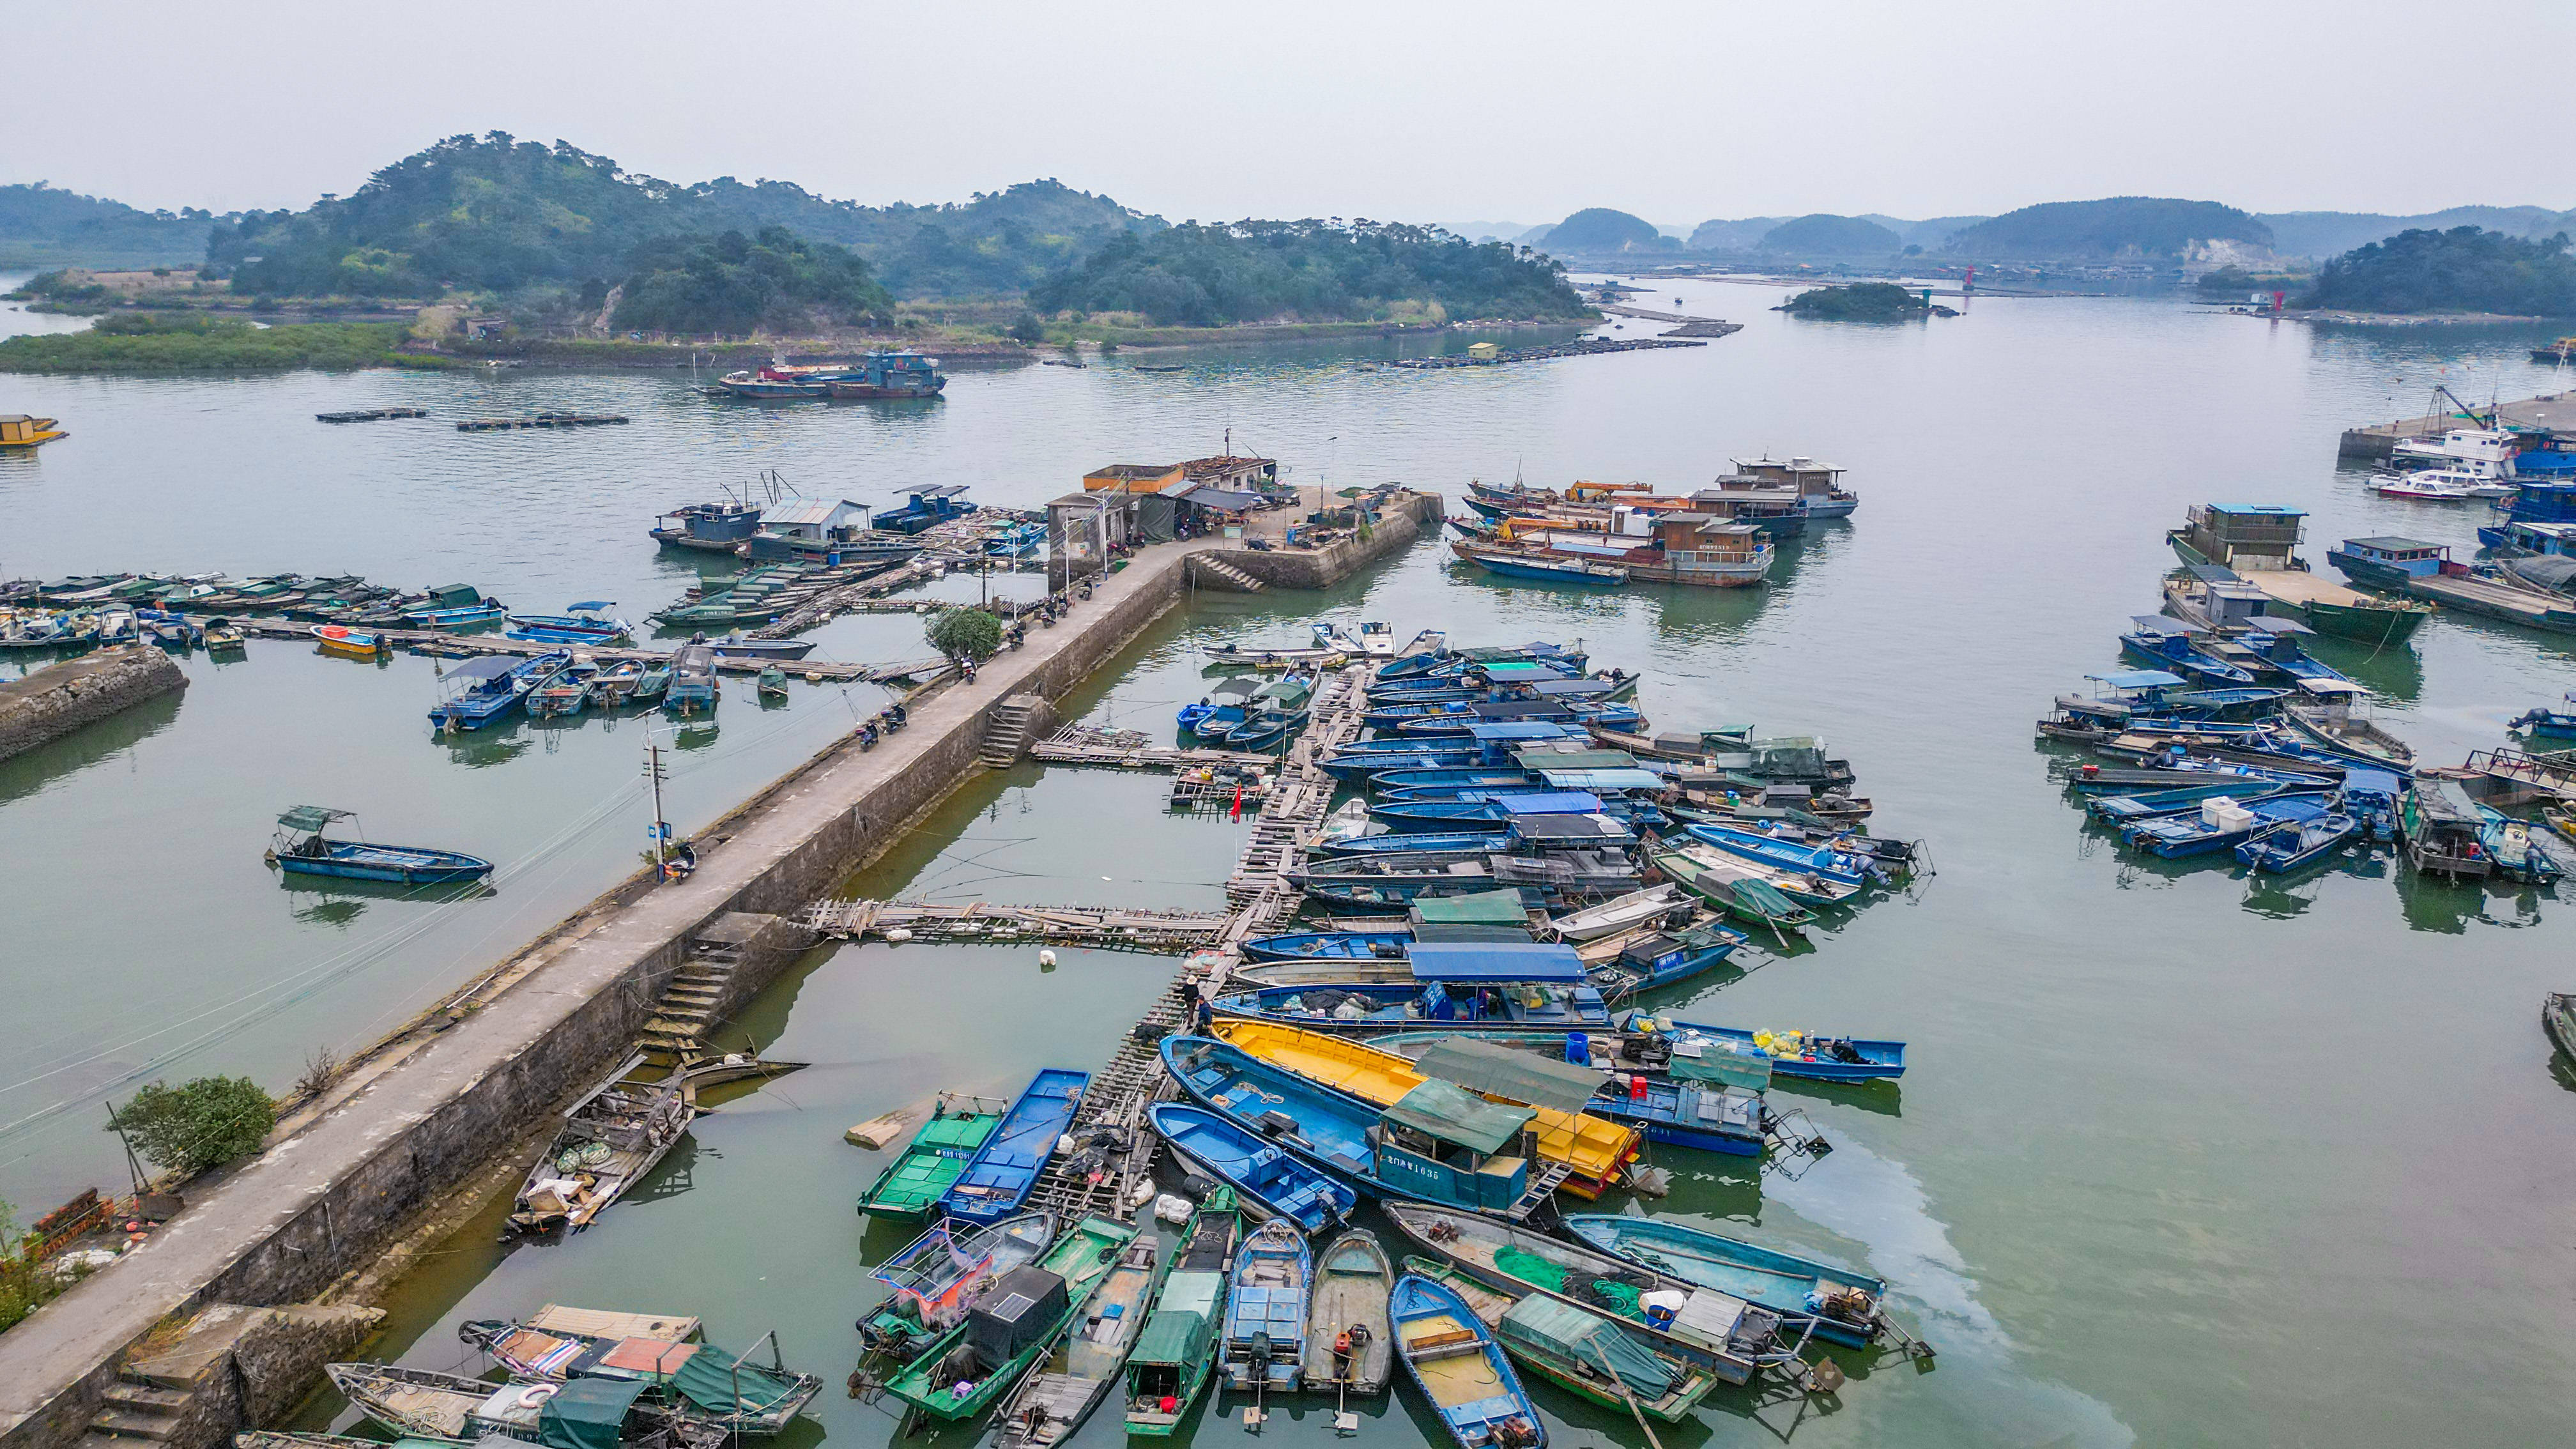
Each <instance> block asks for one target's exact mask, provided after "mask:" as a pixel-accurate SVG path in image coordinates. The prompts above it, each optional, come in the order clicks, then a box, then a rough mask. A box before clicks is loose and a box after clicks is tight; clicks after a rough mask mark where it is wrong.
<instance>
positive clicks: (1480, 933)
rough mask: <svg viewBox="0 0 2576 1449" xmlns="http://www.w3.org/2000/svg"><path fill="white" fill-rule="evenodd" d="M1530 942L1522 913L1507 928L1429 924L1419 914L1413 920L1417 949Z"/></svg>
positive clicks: (1453, 898)
mask: <svg viewBox="0 0 2576 1449" xmlns="http://www.w3.org/2000/svg"><path fill="white" fill-rule="evenodd" d="M1508 894H1510V895H1512V896H1514V897H1518V896H1519V895H1520V892H1519V891H1511V892H1508ZM1446 899H1449V900H1465V899H1468V898H1467V897H1465V896H1450V897H1447V898H1446ZM1421 904H1423V905H1431V904H1434V902H1431V901H1424V902H1422V903H1421ZM1529 938H1530V933H1529V913H1528V912H1527V911H1523V912H1521V914H1520V916H1519V917H1518V918H1517V920H1516V921H1515V923H1514V924H1512V925H1508V926H1486V925H1479V924H1475V923H1473V922H1469V923H1465V924H1455V925H1453V924H1451V923H1449V922H1446V921H1428V920H1424V919H1422V918H1421V916H1420V914H1419V912H1418V911H1417V913H1416V914H1415V917H1414V920H1413V939H1414V942H1415V943H1416V944H1417V945H1418V944H1420V943H1422V942H1426V941H1427V942H1430V943H1431V944H1433V945H1435V946H1438V945H1451V946H1455V945H1476V944H1482V943H1489V942H1494V941H1501V942H1504V943H1506V944H1508V943H1510V942H1513V941H1526V940H1528V939H1529Z"/></svg>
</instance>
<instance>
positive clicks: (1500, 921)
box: [1411, 890, 1529, 930]
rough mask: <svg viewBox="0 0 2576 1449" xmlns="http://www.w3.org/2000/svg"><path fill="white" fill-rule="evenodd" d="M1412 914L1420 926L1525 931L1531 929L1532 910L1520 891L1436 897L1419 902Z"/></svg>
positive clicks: (1415, 903) (1416, 903) (1478, 892)
mask: <svg viewBox="0 0 2576 1449" xmlns="http://www.w3.org/2000/svg"><path fill="white" fill-rule="evenodd" d="M1411 915H1412V918H1413V923H1414V924H1415V925H1417V926H1418V925H1421V924H1423V923H1425V922H1434V921H1436V922H1442V923H1446V924H1450V925H1480V926H1519V927H1521V928H1522V929H1523V930H1527V929H1528V927H1529V907H1528V906H1527V905H1525V904H1523V903H1522V901H1521V893H1520V892H1519V891H1516V890H1500V891H1476V892H1473V893H1471V894H1468V895H1460V896H1435V897H1433V898H1432V899H1430V900H1426V901H1415V902H1414V903H1413V909H1412V911H1411Z"/></svg>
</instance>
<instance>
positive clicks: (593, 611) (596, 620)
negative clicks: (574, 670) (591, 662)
mask: <svg viewBox="0 0 2576 1449" xmlns="http://www.w3.org/2000/svg"><path fill="white" fill-rule="evenodd" d="M615 607H617V604H616V601H615V600H613V599H586V600H584V601H582V602H581V603H578V604H573V605H569V606H567V607H566V608H565V610H564V612H562V613H560V614H512V615H510V616H509V618H510V628H509V630H508V631H507V632H508V634H509V637H511V638H513V639H529V640H534V641H536V642H538V643H541V644H614V643H616V642H617V641H618V640H620V639H628V638H632V637H634V633H635V626H634V625H632V624H629V623H627V622H626V621H625V620H623V619H612V618H610V617H609V616H608V614H607V611H608V610H610V609H613V608H615Z"/></svg>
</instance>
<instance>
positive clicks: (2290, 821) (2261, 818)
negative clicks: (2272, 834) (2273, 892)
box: [2120, 794, 2331, 860]
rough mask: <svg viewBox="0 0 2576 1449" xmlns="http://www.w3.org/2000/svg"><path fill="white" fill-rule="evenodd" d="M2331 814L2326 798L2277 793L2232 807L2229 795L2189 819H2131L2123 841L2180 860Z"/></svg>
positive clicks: (2216, 798)
mask: <svg viewBox="0 0 2576 1449" xmlns="http://www.w3.org/2000/svg"><path fill="white" fill-rule="evenodd" d="M2329 813H2331V812H2330V808H2329V806H2328V804H2327V801H2326V798H2325V797H2324V796H2321V795H2309V794H2297V795H2274V796H2271V797H2269V798H2266V799H2262V800H2255V801H2250V802H2248V803H2246V804H2243V805H2237V806H2232V807H2231V806H2229V805H2227V804H2226V803H2225V797H2223V796H2212V797H2211V798H2209V799H2207V800H2204V801H2202V802H2201V808H2200V809H2199V810H2197V811H2194V812H2193V813H2191V814H2188V815H2158V816H2154V817H2152V818H2149V819H2146V820H2136V821H2131V822H2130V823H2128V824H2126V825H2123V826H2121V827H2120V840H2121V842H2122V843H2123V844H2125V845H2128V846H2129V847H2131V848H2132V849H2136V850H2143V851H2146V852H2147V853H2149V854H2151V855H2156V856H2161V857H2163V858H2164V859H2166V860H2181V859H2185V858H2187V857H2190V856H2195V855H2207V854H2209V853H2210V852H2212V851H2220V850H2234V849H2235V848H2236V846H2237V845H2238V844H2239V843H2240V842H2243V841H2245V840H2248V839H2250V838H2252V837H2253V836H2256V835H2260V834H2264V833H2266V832H2269V831H2271V830H2274V829H2277V828H2279V827H2281V826H2284V825H2297V826H2302V827H2304V826H2305V825H2307V824H2308V823H2309V822H2311V821H2315V820H2319V819H2322V818H2324V817H2325V816H2326V815H2327V814H2329Z"/></svg>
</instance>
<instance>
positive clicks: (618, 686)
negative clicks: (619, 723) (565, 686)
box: [587, 659, 644, 709]
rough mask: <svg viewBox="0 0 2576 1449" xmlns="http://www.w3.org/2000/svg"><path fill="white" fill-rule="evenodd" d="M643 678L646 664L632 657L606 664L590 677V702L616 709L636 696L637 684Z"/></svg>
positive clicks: (601, 706) (602, 707)
mask: <svg viewBox="0 0 2576 1449" xmlns="http://www.w3.org/2000/svg"><path fill="white" fill-rule="evenodd" d="M643 678H644V666H643V665H641V664H638V663H636V662H635V661H634V660H632V659H621V660H619V661H618V662H616V663H614V664H610V665H606V666H604V667H602V668H601V669H600V670H599V672H598V673H596V674H593V675H592V676H591V677H590V688H589V690H588V691H587V692H588V694H589V697H590V702H591V703H592V704H594V705H596V706H598V707H599V708H601V709H615V708H617V707H618V706H619V705H622V704H624V703H625V702H626V701H627V700H629V699H631V698H633V697H634V695H635V686H636V685H637V684H638V683H640V682H642V680H643Z"/></svg>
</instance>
